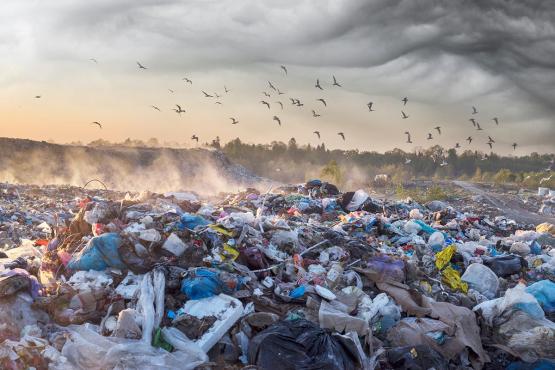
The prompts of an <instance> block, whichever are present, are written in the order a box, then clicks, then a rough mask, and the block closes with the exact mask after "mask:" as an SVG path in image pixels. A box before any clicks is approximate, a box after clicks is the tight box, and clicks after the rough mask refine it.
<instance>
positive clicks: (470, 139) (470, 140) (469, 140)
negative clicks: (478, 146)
mask: <svg viewBox="0 0 555 370" xmlns="http://www.w3.org/2000/svg"><path fill="white" fill-rule="evenodd" d="M466 141H468V143H469V144H471V143H472V136H469V137H467V138H466Z"/></svg>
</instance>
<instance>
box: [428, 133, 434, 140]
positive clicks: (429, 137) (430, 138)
mask: <svg viewBox="0 0 555 370" xmlns="http://www.w3.org/2000/svg"><path fill="white" fill-rule="evenodd" d="M432 139H433V137H432V134H431V133H429V132H428V140H432Z"/></svg>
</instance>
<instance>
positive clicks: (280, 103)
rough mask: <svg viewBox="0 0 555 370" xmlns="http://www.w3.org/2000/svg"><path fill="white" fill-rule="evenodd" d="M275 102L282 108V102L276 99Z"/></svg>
mask: <svg viewBox="0 0 555 370" xmlns="http://www.w3.org/2000/svg"><path fill="white" fill-rule="evenodd" d="M276 103H277V104H279V105H280V106H281V109H282V110H283V103H282V102H280V101H277V102H276Z"/></svg>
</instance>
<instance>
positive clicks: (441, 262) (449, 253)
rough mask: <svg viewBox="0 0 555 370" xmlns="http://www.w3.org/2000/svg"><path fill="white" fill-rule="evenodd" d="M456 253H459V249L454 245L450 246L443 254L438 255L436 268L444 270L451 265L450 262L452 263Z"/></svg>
mask: <svg viewBox="0 0 555 370" xmlns="http://www.w3.org/2000/svg"><path fill="white" fill-rule="evenodd" d="M430 238H431V237H430ZM456 251H457V247H455V246H454V245H450V246H448V247H447V248H445V249H444V250H442V251H441V252H439V253H437V254H436V267H437V268H438V269H439V270H441V269H442V268H444V267H445V266H446V265H447V264H448V263H449V261H451V258H453V255H454V254H455V252H456Z"/></svg>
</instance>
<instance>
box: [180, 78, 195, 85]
mask: <svg viewBox="0 0 555 370" xmlns="http://www.w3.org/2000/svg"><path fill="white" fill-rule="evenodd" d="M182 80H183V81H185V82H188V83H190V84H191V85H192V84H193V81H191V80H190V79H188V78H187V77H183V78H182Z"/></svg>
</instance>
